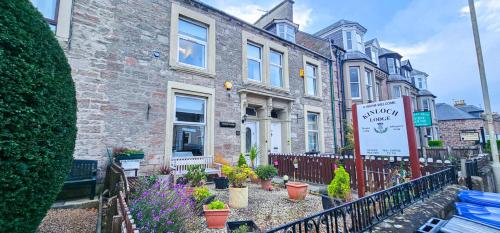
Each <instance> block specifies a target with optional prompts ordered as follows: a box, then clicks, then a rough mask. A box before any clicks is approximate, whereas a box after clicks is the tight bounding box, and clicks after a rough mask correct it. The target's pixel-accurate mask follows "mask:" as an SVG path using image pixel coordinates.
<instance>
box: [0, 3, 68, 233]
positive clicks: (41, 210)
mask: <svg viewBox="0 0 500 233" xmlns="http://www.w3.org/2000/svg"><path fill="white" fill-rule="evenodd" d="M0 80H1V81H0V163H1V164H0V168H1V169H0V186H1V187H0V189H1V191H0V228H1V232H10V233H12V232H14V233H17V232H19V233H21V232H22V233H26V232H35V231H36V228H37V227H38V224H39V223H40V221H41V220H42V218H43V217H44V216H45V214H46V213H47V210H48V209H49V208H50V206H51V205H52V203H53V202H54V200H55V198H56V196H57V194H58V193H59V191H60V189H61V187H62V184H63V182H64V179H65V177H66V175H67V173H68V172H69V169H70V166H71V163H72V155H73V150H74V146H75V137H76V98H75V87H74V83H73V80H72V78H71V69H70V67H69V65H68V62H67V60H66V58H65V56H64V52H63V50H62V49H61V48H60V46H59V44H58V42H57V40H56V39H55V37H54V33H52V31H50V29H49V27H48V25H47V24H46V23H45V21H44V19H43V17H42V15H41V14H40V13H39V12H38V11H37V10H36V9H35V8H34V7H33V6H32V5H31V3H30V1H29V0H6V1H0Z"/></svg>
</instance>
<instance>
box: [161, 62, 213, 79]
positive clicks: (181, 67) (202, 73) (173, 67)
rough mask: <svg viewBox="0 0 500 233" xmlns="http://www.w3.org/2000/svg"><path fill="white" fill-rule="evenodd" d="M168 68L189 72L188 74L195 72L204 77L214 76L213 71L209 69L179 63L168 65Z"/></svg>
mask: <svg viewBox="0 0 500 233" xmlns="http://www.w3.org/2000/svg"><path fill="white" fill-rule="evenodd" d="M170 69H172V70H176V71H181V72H185V73H189V74H196V75H200V76H204V77H208V78H215V73H210V72H209V71H205V70H200V69H196V68H192V67H187V66H183V65H179V64H175V65H170Z"/></svg>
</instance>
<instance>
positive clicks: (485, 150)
mask: <svg viewBox="0 0 500 233" xmlns="http://www.w3.org/2000/svg"><path fill="white" fill-rule="evenodd" d="M497 148H499V149H500V140H497ZM484 152H486V153H491V143H490V140H487V141H486V145H485V147H484Z"/></svg>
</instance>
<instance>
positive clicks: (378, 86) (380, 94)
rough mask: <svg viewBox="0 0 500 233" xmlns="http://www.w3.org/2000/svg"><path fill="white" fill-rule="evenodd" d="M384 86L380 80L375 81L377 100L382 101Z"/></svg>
mask: <svg viewBox="0 0 500 233" xmlns="http://www.w3.org/2000/svg"><path fill="white" fill-rule="evenodd" d="M381 89H382V87H381V86H380V82H375V101H380V99H381V98H382V92H381V91H382V90H381Z"/></svg>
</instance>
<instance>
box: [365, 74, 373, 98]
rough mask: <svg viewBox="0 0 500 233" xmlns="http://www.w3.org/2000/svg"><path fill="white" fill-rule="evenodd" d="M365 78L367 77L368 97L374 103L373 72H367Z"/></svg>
mask: <svg viewBox="0 0 500 233" xmlns="http://www.w3.org/2000/svg"><path fill="white" fill-rule="evenodd" d="M365 76H366V95H367V98H368V101H373V72H372V71H370V70H366V71H365Z"/></svg>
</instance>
